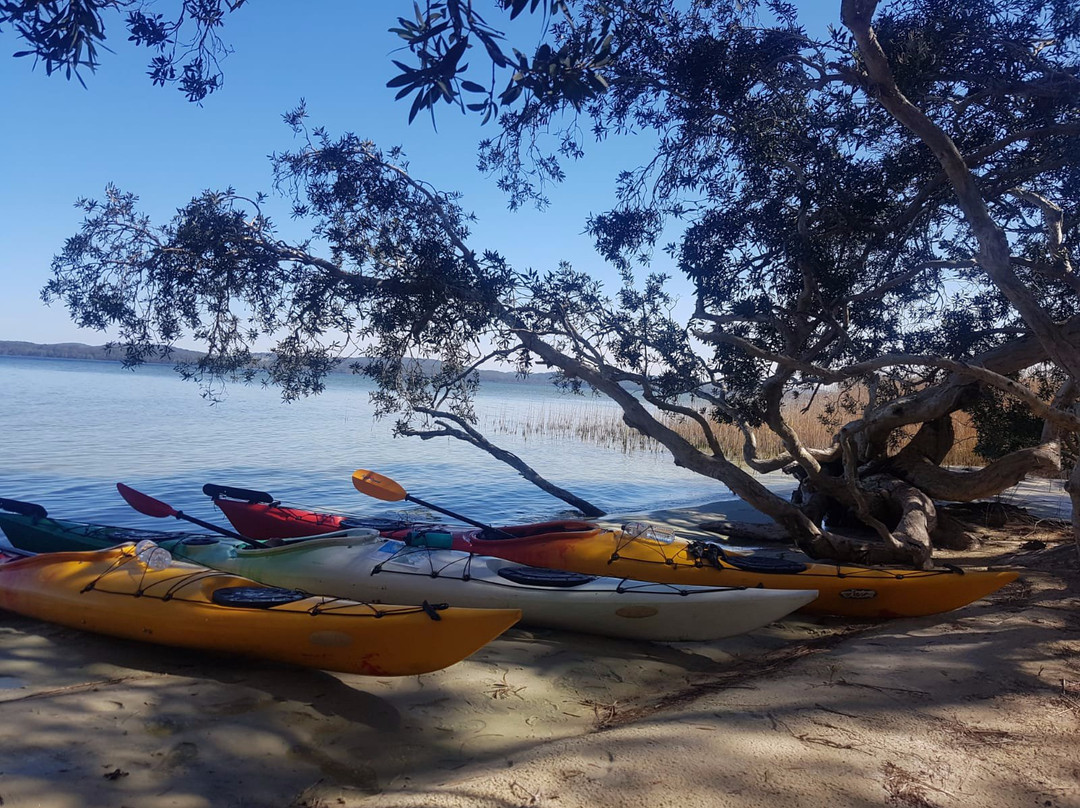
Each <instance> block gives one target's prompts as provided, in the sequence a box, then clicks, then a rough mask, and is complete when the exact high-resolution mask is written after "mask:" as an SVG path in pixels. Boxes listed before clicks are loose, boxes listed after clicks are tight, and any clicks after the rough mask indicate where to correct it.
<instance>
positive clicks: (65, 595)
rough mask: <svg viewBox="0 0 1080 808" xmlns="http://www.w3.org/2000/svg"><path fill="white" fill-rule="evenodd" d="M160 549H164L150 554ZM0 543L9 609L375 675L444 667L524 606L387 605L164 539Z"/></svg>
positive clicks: (0, 603) (156, 639) (130, 634)
mask: <svg viewBox="0 0 1080 808" xmlns="http://www.w3.org/2000/svg"><path fill="white" fill-rule="evenodd" d="M151 549H152V550H153V552H154V553H156V554H157V558H156V559H154V560H151V561H150V562H149V563H147V561H145V560H144V559H148V558H149V556H147V555H146V552H147V551H148V550H151ZM140 551H141V552H140V553H139V554H138V555H137V554H136V547H135V545H132V544H127V545H121V546H119V547H113V548H111V549H107V550H97V551H88V552H66V553H49V554H44V555H38V556H21V555H15V554H13V553H10V552H0V608H3V609H7V610H9V611H13V612H17V613H18V614H21V615H25V616H27V617H33V618H36V619H39V620H47V621H50V622H53V623H60V624H62V625H65V626H71V627H73V628H78V629H85V630H86V631H94V632H98V633H101V634H109V635H112V636H115V637H124V638H127V639H133V640H143V641H145V642H152V643H158V644H161V645H173V646H181V647H185V648H198V649H204V650H208V651H222V652H227V653H235V654H243V655H247V656H256V657H263V658H266V659H272V660H277V661H280V662H287V663H292V664H296V665H304V666H306V667H311V668H320V669H324V670H332V671H341V672H345V673H359V674H366V675H371V676H406V675H412V674H418V673H427V672H429V671H434V670H439V669H440V668H444V667H446V666H448V665H452V664H454V663H455V662H459V661H460V660H462V659H464V658H465V657H467V656H468V655H469V654H471V653H473V652H474V651H477V650H478V649H480V648H481V647H483V646H484V645H485V644H487V643H488V642H489V641H491V640H493V639H494V638H495V637H497V636H498V635H499V634H501V633H502V632H503V631H505V630H506V629H508V628H510V626H512V625H513V624H514V623H516V622H517V620H518V619H519V618H520V617H521V612H520V611H518V610H516V609H460V608H448V607H446V606H443V605H439V606H432V605H429V604H426V603H425V604H424V605H423V606H388V605H384V604H377V605H376V604H367V603H360V602H357V601H351V600H342V599H340V598H331V597H311V596H309V595H306V594H304V593H302V592H297V591H295V590H288V589H279V588H277V587H269V586H265V585H264V584H260V583H256V582H255V581H252V580H250V579H248V578H243V577H241V576H238V575H230V574H227V573H222V572H216V571H213V570H209V569H207V568H205V567H201V566H198V565H196V564H189V563H184V562H178V561H173V562H172V563H171V564H169V565H168V566H167V567H165V568H164V569H155V568H154V566H156V564H155V562H157V564H160V563H161V559H162V558H164V560H165V561H164V563H168V561H169V559H168V556H167V554H166V555H165V556H161V555H160V554H162V553H165V551H164V550H161V549H160V548H153V547H151V548H144V547H140Z"/></svg>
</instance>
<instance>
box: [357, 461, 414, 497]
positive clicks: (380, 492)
mask: <svg viewBox="0 0 1080 808" xmlns="http://www.w3.org/2000/svg"><path fill="white" fill-rule="evenodd" d="M352 484H353V487H354V488H355V489H356V490H357V491H359V492H360V493H361V494H367V495H368V496H369V497H375V499H382V500H386V501H387V502H401V500H403V499H405V498H406V497H408V496H409V495H408V494H407V493H405V489H404V488H402V487H401V486H400V485H398V483H396V482H394V481H393V480H391V479H390V478H389V477H384V476H383V475H381V474H376V473H375V472H374V471H368V470H367V469H357V470H356V471H354V472H353V476H352Z"/></svg>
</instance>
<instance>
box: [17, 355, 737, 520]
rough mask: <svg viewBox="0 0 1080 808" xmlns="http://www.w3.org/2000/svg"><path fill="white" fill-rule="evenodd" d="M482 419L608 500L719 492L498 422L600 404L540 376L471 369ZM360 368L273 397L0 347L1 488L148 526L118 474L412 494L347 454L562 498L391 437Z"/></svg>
mask: <svg viewBox="0 0 1080 808" xmlns="http://www.w3.org/2000/svg"><path fill="white" fill-rule="evenodd" d="M482 388H484V389H482V391H481V394H480V396H479V397H478V400H477V410H478V413H479V414H480V416H481V418H482V419H488V420H489V421H491V420H494V421H497V422H499V423H502V424H509V425H510V428H511V431H512V433H513V434H489V437H491V438H492V439H493V440H495V442H496V443H499V444H500V445H502V446H504V447H505V448H507V449H510V450H511V451H513V452H515V453H517V454H519V455H521V456H522V457H523V458H525V459H526V460H527V461H528V462H530V463H531V464H532V465H533V466H534V467H535V468H536V469H537V470H538V471H539V472H540V473H541V474H543V475H544V476H546V477H547V478H548V479H550V480H552V481H553V482H555V483H557V484H559V485H561V486H563V487H564V488H567V489H569V490H571V491H573V492H574V493H576V494H578V495H579V496H583V497H585V498H586V499H588V500H590V501H592V502H594V503H596V504H597V505H598V506H600V507H601V508H604V509H605V510H607V511H608V512H610V513H612V514H618V513H628V512H633V511H640V510H646V509H655V508H661V507H678V506H683V505H693V504H699V503H703V502H708V501H713V500H719V499H727V498H730V497H731V494H730V492H729V491H728V490H727V489H726V488H724V487H723V486H722V485H720V484H719V483H717V482H715V481H710V480H707V479H705V478H703V477H700V476H699V475H696V474H693V473H690V472H687V471H685V470H683V469H679V468H676V467H675V466H674V464H673V463H672V462H671V459H670V456H669V455H667V454H666V453H663V452H654V451H637V452H631V453H623V452H622V451H618V450H612V449H607V448H603V447H599V446H596V445H593V444H590V443H583V442H581V441H579V440H577V439H570V438H565V437H563V438H550V437H537V436H536V435H533V434H527V430H523V429H513V425H514V424H517V425H519V426H520V425H522V424H526V423H527V422H528V421H529V419H530V418H540V417H559V416H560V415H564V414H566V412H573V413H580V412H587V411H588V410H590V408H593V409H595V408H601V409H603V408H609V409H610V408H611V407H613V406H614V405H612V404H610V403H608V402H605V401H602V400H597V399H592V398H582V397H580V396H571V395H568V394H561V393H559V392H558V391H556V390H553V389H552V388H550V387H548V386H546V385H539V384H530V385H518V384H508V383H496V384H490V385H488V384H485V385H483V386H482ZM369 389H370V388H369V387H368V386H367V382H365V380H363V379H359V378H356V377H351V376H335V377H332V378H331V379H330V382H329V384H328V386H327V389H326V391H325V392H324V393H323V394H322V395H319V396H316V397H313V398H308V399H304V400H302V401H298V402H294V403H291V404H285V403H283V402H282V401H281V400H280V397H279V394H278V392H277V391H276V390H274V389H268V388H263V387H261V386H245V385H239V384H237V385H232V386H230V387H229V388H228V390H227V396H226V398H225V399H224V400H223V401H221V402H219V403H216V404H213V405H210V404H208V403H207V401H206V399H204V398H202V397H201V396H200V392H199V388H198V387H197V385H195V384H193V383H191V382H185V381H183V380H181V379H180V378H179V377H178V376H177V375H176V374H175V373H174V372H173V370H172V369H171V368H170V367H166V366H145V367H141V368H139V369H138V370H136V371H130V370H124V369H123V368H122V367H121V366H120V365H119V364H118V363H113V362H92V361H79V360H55V359H24V358H11V357H0V497H6V498H9V499H19V500H24V501H30V502H37V503H39V504H41V505H43V506H45V507H46V508H47V509H48V511H49V513H50V515H52V516H55V517H57V518H69V519H76V520H85V521H95V522H103V523H106V524H125V525H133V526H142V527H149V528H169V529H172V528H176V529H181V528H183V527H184V525H182V524H181V523H178V522H176V521H175V520H172V519H169V520H160V519H159V520H155V519H151V518H149V517H145V516H142V515H140V514H138V513H136V512H135V511H133V510H131V508H129V507H128V506H127V504H126V503H125V502H124V501H123V500H122V499H121V498H120V496H119V495H118V494H117V493H116V489H115V483H116V482H124V483H127V484H128V485H130V486H132V487H134V488H137V489H138V490H140V491H143V492H144V493H147V494H149V495H151V496H153V497H157V498H158V499H161V500H164V501H165V502H167V503H168V504H170V505H172V506H173V507H174V508H178V509H181V510H183V511H185V512H186V513H189V514H191V515H192V516H197V517H200V518H203V519H207V520H215V521H220V517H219V515H218V511H217V509H216V508H214V507H213V506H212V505H211V504H210V501H209V500H208V499H207V498H206V497H205V496H204V495H203V494H202V486H203V484H204V483H206V482H214V483H218V484H227V485H235V486H242V487H246V488H255V489H259V490H262V491H268V492H270V493H271V494H273V495H274V496H275V497H277V498H279V499H281V500H282V501H284V502H288V503H293V504H302V505H308V506H312V507H323V508H329V509H333V510H339V511H346V512H350V513H366V514H372V515H374V514H379V515H387V514H399V513H401V512H403V511H404V510H407V509H411V508H412V506H411V505H408V504H405V503H403V504H404V505H405V507H404V508H399V506H398V504H394V503H384V502H379V501H376V500H372V499H368V498H366V497H364V496H363V495H361V494H360V493H358V492H357V491H356V490H355V489H354V488H353V487H352V484H351V481H350V477H351V474H352V472H353V470H354V469H356V468H367V469H372V470H375V471H378V472H380V473H382V474H385V475H388V476H390V477H392V478H394V479H395V480H397V481H398V482H399V483H401V484H402V485H403V486H404V487H405V489H406V490H407V491H408V492H409V493H410V494H413V495H414V496H417V497H420V498H421V499H425V500H427V501H429V502H432V503H435V504H438V505H442V506H443V507H447V508H450V509H451V510H455V511H457V512H459V513H462V514H465V515H468V516H471V517H473V518H475V519H479V520H481V521H486V522H520V521H533V520H542V519H547V518H551V517H554V516H556V515H560V514H565V512H566V507H567V506H566V505H565V504H564V503H563V502H561V501H560V500H556V499H554V498H552V497H551V496H549V495H547V494H545V493H544V492H543V491H541V490H540V489H538V488H536V487H535V486H533V485H532V484H531V483H529V482H527V481H525V480H524V479H522V478H521V477H520V476H519V475H518V474H517V473H516V472H515V471H514V470H513V469H511V468H510V467H509V466H506V465H504V464H503V463H500V462H499V461H496V460H494V459H493V458H491V457H490V456H488V455H487V454H485V453H483V452H482V451H480V450H478V449H475V448H473V447H471V446H468V445H465V444H463V443H461V442H460V441H456V440H454V439H451V438H439V439H433V440H428V441H422V440H420V439H417V438H394V437H393V435H392V429H393V419H384V420H379V421H376V420H374V418H373V417H372V413H373V408H372V406H371V404H370V403H369V401H368V390H369Z"/></svg>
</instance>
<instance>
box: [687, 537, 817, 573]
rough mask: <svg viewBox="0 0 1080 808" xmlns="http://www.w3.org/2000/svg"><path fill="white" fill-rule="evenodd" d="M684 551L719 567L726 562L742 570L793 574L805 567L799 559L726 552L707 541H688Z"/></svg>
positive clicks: (700, 560)
mask: <svg viewBox="0 0 1080 808" xmlns="http://www.w3.org/2000/svg"><path fill="white" fill-rule="evenodd" d="M686 553H687V555H689V556H690V557H691V558H694V559H697V560H698V562H699V563H700V562H703V561H704V562H708V563H709V564H711V565H712V566H714V567H721V566H722V565H723V564H727V565H728V566H731V567H735V569H739V570H743V571H744V572H764V573H775V574H787V575H794V574H795V573H799V572H803V571H804V570H805V569H806V565H805V564H803V563H802V562H801V561H794V560H792V559H790V558H778V557H777V556H763V555H748V556H745V555H737V554H733V553H727V552H725V551H724V548H723V547H721V546H720V545H718V544H713V543H712V542H707V541H692V542H690V543H689V544H687V545H686ZM721 562H722V563H721Z"/></svg>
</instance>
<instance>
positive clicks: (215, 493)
mask: <svg viewBox="0 0 1080 808" xmlns="http://www.w3.org/2000/svg"><path fill="white" fill-rule="evenodd" d="M202 492H203V493H204V494H206V496H208V497H210V499H218V498H220V497H228V498H229V499H242V500H244V501H245V502H250V503H252V504H253V505H273V504H274V503H275V502H277V500H275V499H274V498H273V497H272V496H270V495H269V494H268V493H266V492H265V491H253V490H251V489H250V488H237V487H235V486H232V485H214V484H213V483H207V484H206V485H204V486H203V487H202Z"/></svg>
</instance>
